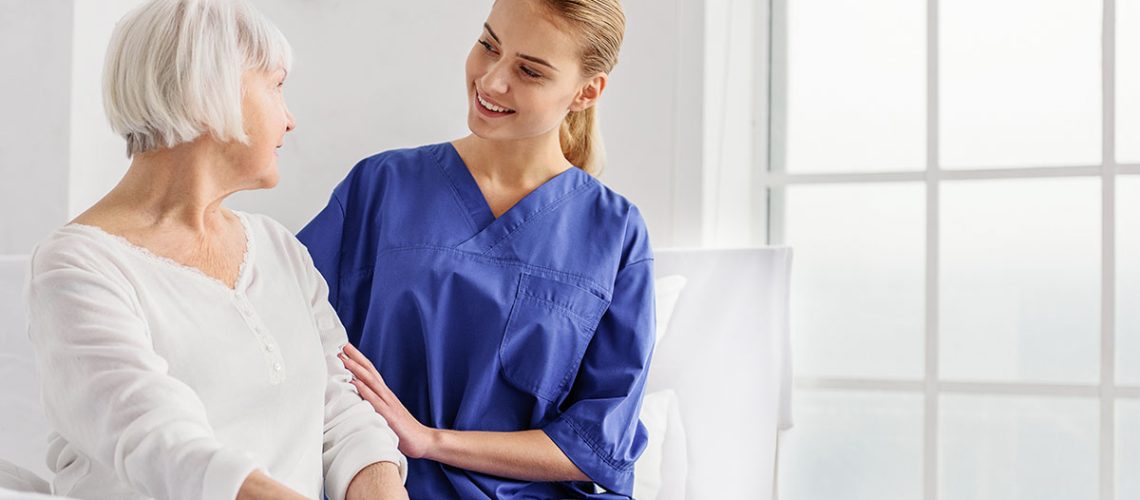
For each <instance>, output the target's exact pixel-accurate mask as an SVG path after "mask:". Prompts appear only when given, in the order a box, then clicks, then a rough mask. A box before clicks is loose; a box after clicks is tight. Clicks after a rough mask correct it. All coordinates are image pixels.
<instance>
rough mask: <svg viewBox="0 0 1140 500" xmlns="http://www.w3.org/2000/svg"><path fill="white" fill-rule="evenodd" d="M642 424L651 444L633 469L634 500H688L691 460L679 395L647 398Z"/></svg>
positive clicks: (654, 394) (663, 392)
mask: <svg viewBox="0 0 1140 500" xmlns="http://www.w3.org/2000/svg"><path fill="white" fill-rule="evenodd" d="M641 423H642V424H644V425H645V428H646V430H648V431H649V442H648V443H647V444H646V446H645V451H644V452H642V454H641V457H640V458H638V460H637V463H636V464H635V465H634V468H633V478H634V483H633V498H636V499H638V500H674V499H678V500H679V499H683V498H685V483H686V480H687V476H688V470H689V460H688V447H687V445H686V444H685V427H684V425H682V423H681V410H680V406H679V404H678V402H677V394H676V393H675V392H673V391H672V390H670V389H665V390H661V391H656V392H651V393H649V394H646V395H645V398H644V400H643V401H642V403H641Z"/></svg>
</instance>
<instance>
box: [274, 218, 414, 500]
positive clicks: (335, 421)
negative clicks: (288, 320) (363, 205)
mask: <svg viewBox="0 0 1140 500" xmlns="http://www.w3.org/2000/svg"><path fill="white" fill-rule="evenodd" d="M294 241H295V240H294ZM295 250H296V252H297V255H299V256H300V257H301V262H302V263H303V265H304V269H303V271H302V272H303V273H304V277H305V282H306V283H307V284H308V287H309V303H310V307H311V308H312V312H313V320H314V321H315V322H316V325H317V330H318V331H319V332H320V336H321V345H322V346H323V348H324V356H325V363H326V366H327V369H328V380H327V385H326V387H325V431H324V450H325V451H324V454H323V459H324V468H325V494H326V495H328V497H329V499H330V500H340V499H348V500H354V499H356V498H360V499H363V498H368V499H388V498H391V499H398V498H407V492H406V491H405V490H404V485H403V483H404V480H405V479H406V478H407V459H406V458H405V457H404V455H403V454H402V453H400V450H399V447H398V444H399V438H397V437H396V433H395V432H393V431H392V429H391V428H389V427H388V423H387V422H386V421H385V420H384V417H382V416H380V415H379V414H377V413H376V412H375V411H373V410H372V406H371V405H369V404H368V403H367V402H366V401H364V400H363V399H361V397H360V395H359V394H358V393H357V392H356V388H355V387H353V385H352V384H351V380H352V374H351V373H349V372H348V370H347V369H346V368H345V366H344V363H342V362H341V360H340V359H339V358H338V355H339V354H340V352H341V349H342V347H343V346H344V345H346V344H347V343H348V335H347V334H346V333H345V330H344V326H343V325H342V324H341V322H340V318H339V317H338V316H337V314H336V311H335V310H333V308H332V306H331V305H330V304H329V289H328V286H327V284H326V283H325V280H324V278H323V277H322V276H321V274H320V272H318V271H317V269H316V267H314V266H313V262H312V258H311V257H310V256H309V253H308V251H306V250H305V248H304V246H302V245H301V243H300V242H296V248H295Z"/></svg>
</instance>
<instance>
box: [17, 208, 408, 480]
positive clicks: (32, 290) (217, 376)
mask: <svg viewBox="0 0 1140 500" xmlns="http://www.w3.org/2000/svg"><path fill="white" fill-rule="evenodd" d="M235 213H237V214H238V217H239V218H240V219H241V221H242V225H243V226H244V228H245V232H246V241H247V245H246V255H245V258H244V261H243V264H242V266H241V270H240V273H239V277H238V280H237V285H236V287H235V288H234V289H231V288H229V287H228V286H226V285H225V284H223V283H222V282H220V281H218V280H216V279H214V278H211V277H209V276H207V275H206V274H205V273H202V272H201V271H199V270H197V269H195V268H191V267H187V266H183V265H181V264H178V263H176V262H174V261H172V260H170V259H165V258H162V257H159V256H157V255H155V254H153V253H151V252H149V251H148V250H146V249H145V248H142V247H139V246H136V245H133V244H131V243H130V242H129V241H127V240H126V239H124V238H121V237H119V236H114V235H111V234H109V233H106V232H104V231H102V230H101V229H98V228H96V227H93V226H85V225H79V224H71V225H67V226H64V227H62V228H60V229H58V230H57V231H55V232H54V233H53V234H52V235H51V236H50V237H49V238H48V239H47V240H46V241H44V242H43V243H41V244H40V245H39V246H38V247H37V248H36V250H35V252H34V253H33V255H32V260H31V273H30V278H29V279H30V281H29V284H28V304H29V308H30V311H29V323H30V326H29V335H30V337H31V340H32V343H33V345H34V347H35V352H36V365H37V369H38V370H39V373H40V377H41V380H42V384H43V402H44V409H45V412H46V414H47V418H48V421H49V422H50V424H51V426H52V427H53V429H54V431H55V432H54V433H53V434H52V435H51V436H50V438H49V441H50V449H49V452H48V465H49V467H51V469H52V470H53V471H54V472H55V473H56V476H55V479H54V488H55V493H56V494H58V495H68V496H73V497H77V498H98V499H111V498H116V499H119V498H122V499H143V498H161V499H167V498H169V499H207V500H217V499H226V498H234V497H236V496H237V492H238V489H239V488H240V486H241V484H242V482H243V481H244V480H245V478H246V476H248V475H249V474H250V473H251V472H253V471H254V470H255V469H260V470H262V471H264V472H266V473H267V474H269V475H270V476H271V477H273V478H274V479H276V480H278V481H280V482H282V483H284V484H286V485H288V486H289V487H291V488H293V489H295V490H297V491H298V492H301V493H302V494H304V495H306V496H308V497H310V498H321V495H322V493H325V494H327V495H328V497H329V498H330V499H332V500H339V499H342V498H344V495H345V492H346V490H347V489H348V484H349V482H350V481H351V480H352V478H353V477H354V476H355V475H356V473H357V472H359V471H360V470H361V469H362V468H364V467H366V466H367V465H369V464H372V463H375V462H380V461H389V462H393V463H396V464H397V465H398V466H399V469H400V474H401V476H405V477H406V470H407V462H406V460H405V458H404V457H403V456H402V455H401V454H400V453H399V451H398V449H397V438H396V435H395V433H393V432H392V430H391V429H390V428H389V427H388V425H387V423H386V422H385V421H384V419H383V418H382V417H380V416H379V415H378V414H377V413H376V412H375V411H373V409H372V407H371V406H370V405H369V404H368V403H367V402H365V401H363V400H361V399H360V396H359V395H358V394H357V393H356V390H355V388H354V387H353V386H352V385H351V384H350V383H349V380H350V379H351V375H350V374H349V372H348V371H347V370H346V369H345V368H344V365H343V363H341V361H340V360H339V359H338V358H337V353H338V352H339V351H340V349H341V347H342V346H343V345H344V344H345V343H346V342H348V340H347V337H346V335H345V331H344V327H343V326H342V325H341V322H340V320H339V319H338V318H337V315H336V312H335V311H334V310H333V309H332V307H331V306H329V303H328V288H327V286H326V284H325V281H324V279H323V278H322V277H321V275H320V274H319V273H318V272H317V270H316V268H314V267H313V263H312V260H311V259H310V257H309V253H308V252H307V251H306V250H305V247H304V246H302V245H301V243H300V242H299V241H297V239H296V238H294V237H293V235H292V234H291V233H290V232H289V231H288V230H286V229H285V228H284V227H282V226H281V225H280V224H278V223H277V222H275V221H273V220H272V219H270V218H268V217H265V216H259V215H253V214H243V213H239V212H235Z"/></svg>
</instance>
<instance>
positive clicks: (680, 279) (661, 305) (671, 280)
mask: <svg viewBox="0 0 1140 500" xmlns="http://www.w3.org/2000/svg"><path fill="white" fill-rule="evenodd" d="M688 281H689V280H687V279H685V277H684V276H681V275H677V274H674V275H671V276H664V277H661V278H657V280H656V281H655V282H654V284H653V288H654V291H655V292H654V295H655V296H656V299H657V342H661V338H662V337H664V336H665V332H666V330H667V329H668V327H669V319H670V318H672V317H673V308H674V307H676V305H677V299H679V298H681V291H682V290H684V289H685V284H686V283H688Z"/></svg>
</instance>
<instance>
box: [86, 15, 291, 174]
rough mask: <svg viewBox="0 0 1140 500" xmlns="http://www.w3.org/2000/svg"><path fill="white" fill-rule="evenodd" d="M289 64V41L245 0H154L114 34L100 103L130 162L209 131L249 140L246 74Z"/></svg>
mask: <svg viewBox="0 0 1140 500" xmlns="http://www.w3.org/2000/svg"><path fill="white" fill-rule="evenodd" d="M292 64H293V53H292V49H291V48H290V46H289V42H288V41H287V40H285V36H284V35H282V34H281V31H280V30H278V29H277V27H276V26H274V25H273V24H272V23H271V22H269V20H268V19H266V18H265V17H264V16H263V15H261V13H259V12H258V11H256V10H255V9H254V8H253V7H251V6H250V5H249V4H247V3H246V2H245V0H150V1H148V2H147V3H145V4H143V5H142V6H140V7H138V8H136V9H135V10H133V11H131V12H130V13H128V14H127V15H126V16H124V17H123V19H122V20H120V21H119V23H118V25H117V26H116V27H115V32H114V34H113V35H112V36H111V44H110V46H109V47H108V48H107V60H106V63H105V66H104V69H103V106H104V108H105V110H106V113H107V118H108V120H110V122H111V128H112V129H114V131H115V133H117V134H119V135H121V136H122V137H123V138H124V139H126V141H127V156H128V157H131V156H134V155H135V154H138V153H143V152H146V151H150V150H152V149H157V148H160V147H174V146H177V145H178V144H182V143H184V142H189V141H192V140H194V139H196V138H197V137H199V136H201V135H202V134H205V133H211V134H213V135H214V137H216V138H218V140H221V141H223V142H228V141H232V140H236V141H239V142H242V143H248V141H249V138H248V137H247V136H246V134H245V129H244V128H243V125H242V106H241V104H242V76H243V74H244V73H245V72H246V71H247V70H251V69H256V70H264V71H275V70H277V69H284V70H285V71H286V72H287V71H289V69H290V68H291V66H292Z"/></svg>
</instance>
